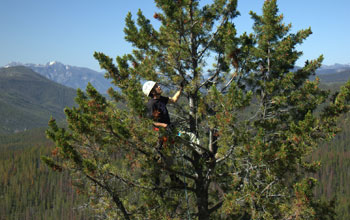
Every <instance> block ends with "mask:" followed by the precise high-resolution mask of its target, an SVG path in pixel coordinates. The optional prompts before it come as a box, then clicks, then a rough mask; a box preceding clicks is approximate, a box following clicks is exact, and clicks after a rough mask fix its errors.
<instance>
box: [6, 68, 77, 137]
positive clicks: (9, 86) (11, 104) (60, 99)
mask: <svg viewBox="0 0 350 220" xmlns="http://www.w3.org/2000/svg"><path fill="white" fill-rule="evenodd" d="M75 96H76V91H75V90H74V89H72V88H68V87H66V86H63V85H60V84H58V83H55V82H53V81H51V80H49V79H47V78H45V77H43V76H41V75H40V74H38V73H36V72H34V71H33V70H31V69H30V68H27V67H24V66H17V67H7V68H0V133H13V132H18V131H23V130H27V129H31V128H37V127H44V126H45V127H46V126H47V123H48V120H49V119H50V116H51V115H52V116H53V117H54V118H56V119H58V120H62V119H63V118H65V115H64V112H63V109H64V108H65V107H66V106H73V105H74V97H75Z"/></svg>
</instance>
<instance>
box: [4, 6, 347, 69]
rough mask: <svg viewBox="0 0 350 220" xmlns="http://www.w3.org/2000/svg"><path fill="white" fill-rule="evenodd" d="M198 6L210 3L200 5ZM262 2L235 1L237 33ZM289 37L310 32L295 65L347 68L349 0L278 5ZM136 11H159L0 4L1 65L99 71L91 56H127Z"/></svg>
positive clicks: (148, 14) (247, 28)
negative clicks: (311, 62)
mask: <svg viewBox="0 0 350 220" xmlns="http://www.w3.org/2000/svg"><path fill="white" fill-rule="evenodd" d="M203 2H210V1H209V0H205V1H203ZM262 4H263V0H239V1H238V10H239V11H240V12H241V16H240V17H238V18H237V19H236V21H235V23H236V25H237V29H238V32H239V33H242V32H244V31H246V32H248V33H249V32H251V26H252V20H251V18H250V16H249V15H248V12H249V11H250V10H252V11H254V12H257V13H258V14H261V8H262ZM278 5H279V9H280V13H283V15H284V22H285V23H292V25H293V29H292V32H296V31H297V30H300V29H305V28H308V27H311V29H312V31H313V34H312V35H311V36H310V37H309V38H308V39H307V40H306V41H305V42H304V44H302V45H301V46H300V47H298V49H299V50H302V51H303V52H304V56H303V57H301V59H300V60H299V61H298V62H297V65H302V64H303V63H304V61H305V60H306V59H315V58H317V57H318V56H319V55H321V54H323V55H324V57H325V59H324V64H326V65H331V64H334V63H341V64H349V63H350V40H349V36H350V28H349V26H350V25H349V23H350V13H349V11H350V1H349V0H322V1H320V0H279V1H278ZM139 8H140V9H141V10H142V11H143V12H144V14H145V15H146V17H148V18H149V19H150V20H151V22H156V21H155V19H153V14H154V12H156V11H159V10H158V9H157V8H156V7H155V4H154V2H153V1H152V0H99V1H97V0H0V30H1V34H0V66H4V65H6V64H8V63H9V62H12V61H16V62H22V63H36V64H45V63H47V62H49V61H59V62H62V63H64V64H68V65H73V66H81V67H88V68H91V69H94V70H98V71H100V69H99V65H98V62H97V61H96V60H95V59H94V58H93V53H94V51H98V52H103V53H105V54H106V55H108V56H110V57H113V58H115V57H116V56H117V55H123V54H125V53H128V52H130V51H131V45H130V44H129V43H127V42H126V41H125V40H124V32H123V28H124V18H125V16H126V14H127V13H128V12H129V11H131V12H132V14H133V15H135V16H134V17H136V12H137V10H138V9H139Z"/></svg>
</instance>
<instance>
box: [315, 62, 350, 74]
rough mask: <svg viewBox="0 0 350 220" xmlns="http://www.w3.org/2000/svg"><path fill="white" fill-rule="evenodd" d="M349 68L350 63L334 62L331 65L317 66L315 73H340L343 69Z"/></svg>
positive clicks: (347, 69)
mask: <svg viewBox="0 0 350 220" xmlns="http://www.w3.org/2000/svg"><path fill="white" fill-rule="evenodd" d="M349 70H350V64H339V63H335V64H333V65H322V66H321V68H319V69H318V70H317V71H316V73H317V74H320V75H322V74H331V73H340V72H344V71H349Z"/></svg>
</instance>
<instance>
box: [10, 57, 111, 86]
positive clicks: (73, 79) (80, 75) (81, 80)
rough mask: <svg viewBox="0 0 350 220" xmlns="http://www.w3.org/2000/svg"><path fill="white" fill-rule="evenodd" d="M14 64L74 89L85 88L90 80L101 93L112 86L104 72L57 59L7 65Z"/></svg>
mask: <svg viewBox="0 0 350 220" xmlns="http://www.w3.org/2000/svg"><path fill="white" fill-rule="evenodd" d="M12 66H26V67H29V68H30V69H32V70H33V71H35V72H37V73H39V74H40V75H42V76H45V77H46V78H48V79H50V80H52V81H54V82H57V83H59V84H62V85H65V86H68V87H71V88H74V89H77V88H80V89H83V90H85V88H86V86H87V84H88V82H90V83H91V84H92V85H93V86H94V87H95V88H96V89H97V90H98V91H99V92H100V93H107V89H108V88H109V87H111V86H112V84H111V83H110V82H109V81H108V80H107V79H106V78H104V74H103V73H102V72H97V71H94V70H91V69H89V68H85V67H76V66H70V65H65V64H63V63H60V62H57V61H52V62H48V63H46V64H44V65H42V64H32V63H26V64H22V63H19V62H12V63H9V64H8V65H6V66H5V67H12Z"/></svg>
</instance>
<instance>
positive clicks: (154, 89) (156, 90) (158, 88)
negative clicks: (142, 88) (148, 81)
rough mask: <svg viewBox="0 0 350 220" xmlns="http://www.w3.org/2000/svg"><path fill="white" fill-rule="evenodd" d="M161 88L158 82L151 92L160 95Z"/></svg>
mask: <svg viewBox="0 0 350 220" xmlns="http://www.w3.org/2000/svg"><path fill="white" fill-rule="evenodd" d="M162 92H163V91H162V89H161V88H160V86H159V85H158V84H155V85H154V87H153V94H155V95H160V94H162Z"/></svg>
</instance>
